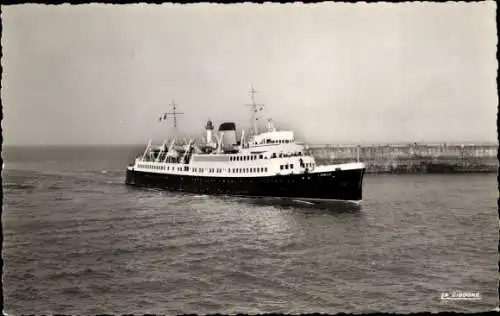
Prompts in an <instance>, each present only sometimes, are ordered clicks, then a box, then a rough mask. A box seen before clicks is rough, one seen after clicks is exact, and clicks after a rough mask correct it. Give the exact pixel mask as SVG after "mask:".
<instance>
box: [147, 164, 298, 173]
mask: <svg viewBox="0 0 500 316" xmlns="http://www.w3.org/2000/svg"><path fill="white" fill-rule="evenodd" d="M138 166H139V168H145V169H152V170H167V171H169V170H172V171H174V170H176V169H177V171H182V167H177V168H175V167H172V168H170V166H155V165H145V164H139V165H138ZM292 166H293V165H292ZM287 169H288V168H287ZM224 170H225V169H222V168H208V172H209V173H222V172H223V171H224ZM184 171H189V167H187V166H184ZM191 171H193V172H199V173H203V172H204V171H205V169H204V168H191ZM231 171H232V173H255V172H267V167H258V168H232V169H231V168H228V169H227V172H228V173H231Z"/></svg>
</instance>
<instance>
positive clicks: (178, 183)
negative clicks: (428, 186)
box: [126, 169, 365, 203]
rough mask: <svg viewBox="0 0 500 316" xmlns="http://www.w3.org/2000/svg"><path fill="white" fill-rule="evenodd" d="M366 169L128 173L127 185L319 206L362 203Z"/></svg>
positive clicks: (132, 171)
mask: <svg viewBox="0 0 500 316" xmlns="http://www.w3.org/2000/svg"><path fill="white" fill-rule="evenodd" d="M364 172H365V169H354V170H340V171H331V172H322V173H309V174H294V175H283V176H271V177H251V178H250V177H248V178H245V177H208V176H204V177H201V176H190V175H172V174H158V173H150V172H142V171H135V170H127V176H126V184H127V185H132V186H138V187H149V188H158V189H164V190H168V191H177V192H187V193H195V194H210V195H234V196H246V197H279V198H290V199H297V200H304V201H310V202H317V203H321V202H324V201H331V200H348V201H360V200H362V182H363V175H364Z"/></svg>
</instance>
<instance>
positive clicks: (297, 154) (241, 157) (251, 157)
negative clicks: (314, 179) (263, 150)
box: [229, 152, 302, 161]
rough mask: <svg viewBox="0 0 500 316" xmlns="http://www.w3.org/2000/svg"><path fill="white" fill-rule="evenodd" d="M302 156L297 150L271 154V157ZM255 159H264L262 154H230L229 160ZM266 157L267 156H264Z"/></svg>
mask: <svg viewBox="0 0 500 316" xmlns="http://www.w3.org/2000/svg"><path fill="white" fill-rule="evenodd" d="M298 156H302V152H297V153H290V154H283V153H280V154H276V153H273V154H272V155H271V158H278V157H279V158H287V157H298ZM257 159H264V155H258V156H257V155H252V156H230V157H229V161H248V160H257ZM265 159H267V157H265Z"/></svg>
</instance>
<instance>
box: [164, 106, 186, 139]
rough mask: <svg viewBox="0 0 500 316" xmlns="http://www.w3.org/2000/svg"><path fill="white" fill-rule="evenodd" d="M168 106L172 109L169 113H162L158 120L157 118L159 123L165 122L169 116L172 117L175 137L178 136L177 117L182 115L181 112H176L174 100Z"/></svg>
mask: <svg viewBox="0 0 500 316" xmlns="http://www.w3.org/2000/svg"><path fill="white" fill-rule="evenodd" d="M170 106H171V107H172V111H171V112H165V113H162V114H161V115H160V118H159V121H160V122H161V121H166V120H167V117H168V116H169V115H171V116H173V117H174V129H175V134H176V135H177V134H178V131H177V115H182V114H184V113H183V112H177V104H176V103H175V100H174V101H172V103H171V104H170Z"/></svg>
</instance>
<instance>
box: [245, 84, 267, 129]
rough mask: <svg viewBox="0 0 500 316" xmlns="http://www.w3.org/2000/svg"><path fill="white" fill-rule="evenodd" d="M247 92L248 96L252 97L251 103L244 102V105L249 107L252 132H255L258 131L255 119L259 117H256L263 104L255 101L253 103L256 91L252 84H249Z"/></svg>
mask: <svg viewBox="0 0 500 316" xmlns="http://www.w3.org/2000/svg"><path fill="white" fill-rule="evenodd" d="M249 93H250V96H251V98H252V103H251V104H245V106H250V107H251V110H252V122H253V128H254V134H257V133H258V130H257V120H258V119H259V118H258V117H257V115H258V113H259V112H260V111H262V109H263V108H264V104H257V103H255V93H257V91H255V89H254V88H253V85H252V86H251V88H250V91H249Z"/></svg>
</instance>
